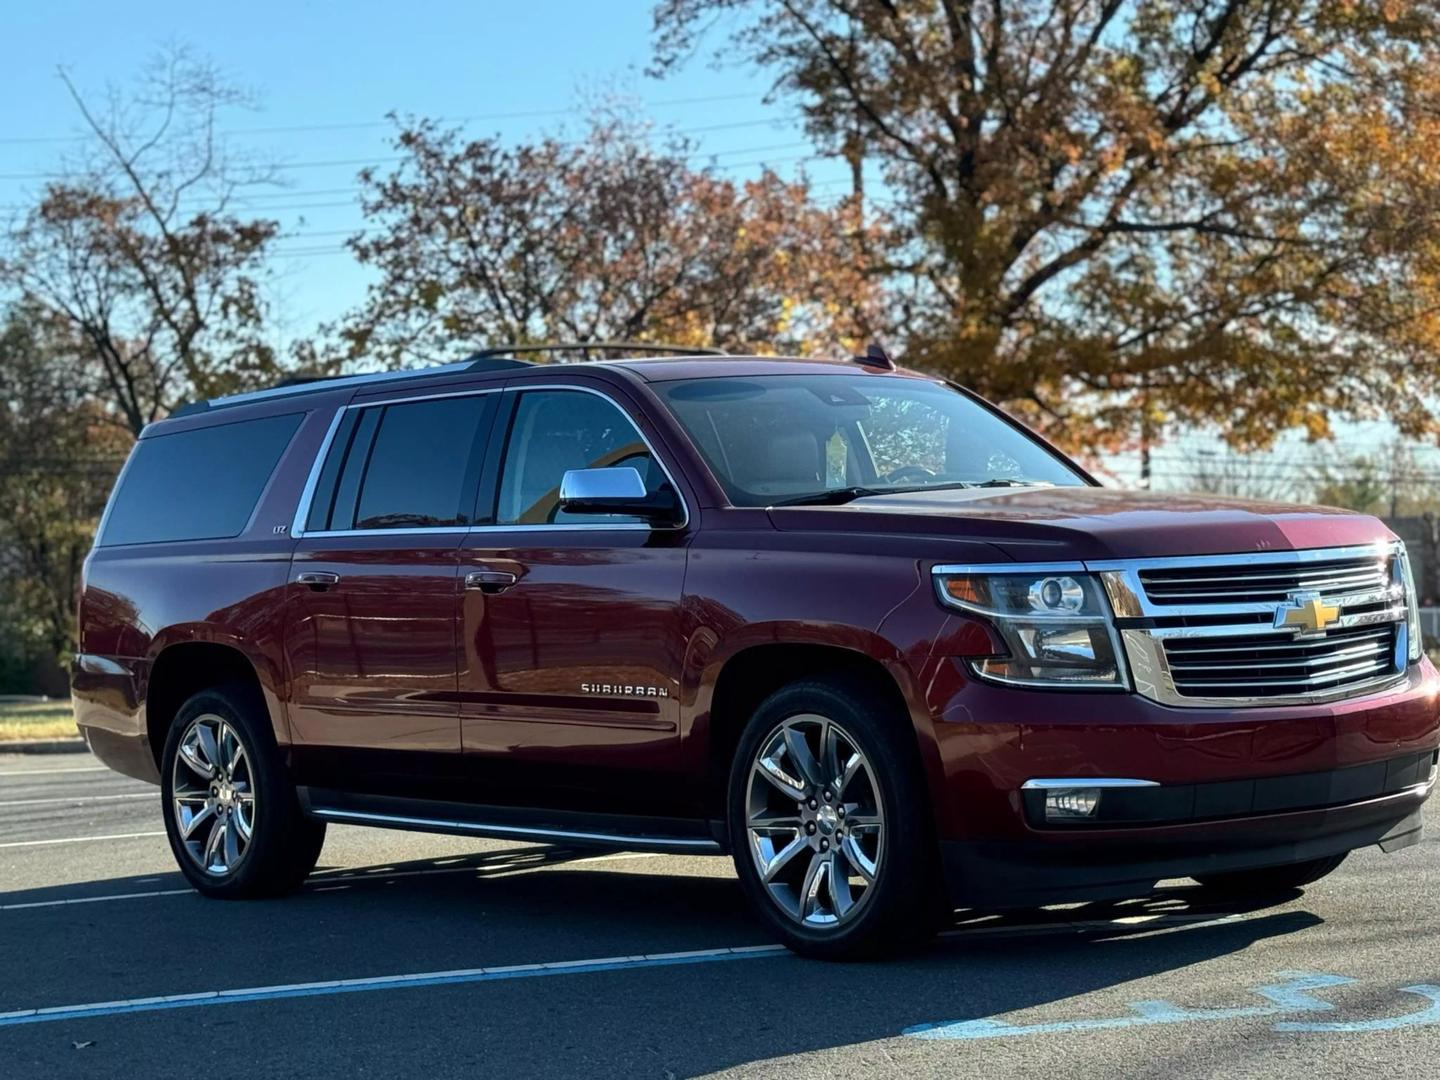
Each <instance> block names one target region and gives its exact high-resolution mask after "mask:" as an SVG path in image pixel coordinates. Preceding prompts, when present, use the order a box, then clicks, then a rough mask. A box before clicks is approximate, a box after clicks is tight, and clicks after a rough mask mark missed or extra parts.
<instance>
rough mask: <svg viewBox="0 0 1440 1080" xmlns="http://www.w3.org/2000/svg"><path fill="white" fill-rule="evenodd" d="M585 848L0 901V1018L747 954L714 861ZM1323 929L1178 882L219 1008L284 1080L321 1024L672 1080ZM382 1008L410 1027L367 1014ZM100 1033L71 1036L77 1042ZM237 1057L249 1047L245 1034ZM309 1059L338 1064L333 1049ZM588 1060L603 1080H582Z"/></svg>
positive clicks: (1156, 971) (423, 1051)
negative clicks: (253, 897)
mask: <svg viewBox="0 0 1440 1080" xmlns="http://www.w3.org/2000/svg"><path fill="white" fill-rule="evenodd" d="M594 854H595V853H594V852H587V851H579V850H571V849H560V848H548V847H524V848H513V849H506V850H503V851H487V852H482V853H476V854H472V855H463V856H458V857H448V858H440V859H424V860H416V861H410V862H394V863H385V864H377V865H373V866H365V867H359V868H344V869H325V870H321V871H319V872H317V873H316V874H315V875H314V877H313V878H312V879H311V881H310V882H309V883H308V884H307V887H306V888H305V889H303V890H302V891H301V892H299V893H297V894H295V895H294V896H291V897H287V898H283V899H279V900H273V901H261V902H251V903H231V902H217V901H209V900H205V899H204V898H202V897H199V896H196V895H164V896H150V897H143V898H138V899H135V900H116V901H114V902H106V903H93V904H87V903H82V904H66V905H64V906H58V907H42V908H30V909H20V910H17V909H14V908H11V910H10V911H7V912H5V913H4V918H5V920H6V921H7V923H8V924H9V928H8V931H7V933H5V934H3V935H0V971H5V972H7V975H6V977H5V978H4V980H3V986H0V1011H3V1010H4V1009H6V1008H23V1007H34V1006H44V1005H51V1004H67V1003H73V1002H81V1001H106V1000H114V999H117V998H127V997H135V996H142V995H147V994H174V993H185V992H195V991H203V990H212V989H224V988H234V987H259V986H266V985H276V984H285V983H292V982H302V981H312V980H322V979H345V978H368V977H373V976H377V975H389V974H403V973H414V972H426V971H431V972H434V971H446V970H455V969H462V968H468V967H473V966H490V965H504V964H525V963H540V962H562V961H574V960H586V959H595V958H601V957H622V956H638V955H642V954H655V953H665V952H678V951H684V950H704V949H723V948H728V947H733V946H744V945H761V944H768V941H767V939H766V937H765V935H764V933H763V932H762V931H761V930H760V929H759V927H757V926H756V925H755V924H753V923H751V922H750V920H749V918H748V916H747V915H746V914H745V913H744V908H743V904H742V901H741V896H740V890H739V886H738V884H737V882H736V881H735V880H734V878H733V876H731V875H730V874H729V873H728V866H726V865H725V864H724V863H723V862H721V861H719V860H714V861H711V860H705V861H701V860H683V861H681V863H680V864H679V865H680V866H682V867H683V869H684V872H679V873H677V872H670V871H673V869H674V867H675V866H676V863H673V862H667V863H666V864H665V866H664V872H656V871H657V869H658V868H657V867H656V865H655V863H651V862H650V861H649V860H645V859H637V860H635V861H633V862H629V861H609V860H605V861H591V862H589V863H588V864H587V863H585V862H583V861H581V860H585V859H587V858H590V859H592V860H593V856H594ZM647 867H649V868H650V869H649V872H647ZM707 871H713V872H707ZM183 887H184V881H183V879H182V878H180V876H179V875H178V874H167V875H148V876H145V877H143V878H142V877H131V878H111V879H107V880H104V881H95V882H90V883H86V884H85V885H83V886H70V887H65V888H49V889H32V890H24V891H19V892H11V893H5V894H0V903H3V904H6V905H13V904H16V903H27V902H29V903H35V902H45V901H54V900H65V899H73V898H76V897H78V896H83V895H97V894H105V895H124V894H130V893H142V894H143V893H147V892H149V893H156V892H162V891H163V892H168V890H172V889H182V888H183ZM1299 895H1300V894H1299V893H1290V894H1287V895H1285V896H1281V897H1277V898H1272V899H1271V900H1270V901H1269V903H1277V902H1279V903H1283V902H1284V901H1286V900H1293V899H1294V898H1296V897H1297V896H1299ZM222 909H223V914H224V922H225V925H226V928H227V933H229V934H232V935H235V936H236V937H237V938H238V939H240V940H244V941H246V942H247V947H246V948H245V949H243V950H238V951H236V952H235V953H233V954H232V955H231V956H230V957H229V960H228V962H227V965H226V967H225V970H224V977H223V986H221V985H212V983H213V977H212V978H211V980H209V981H207V980H206V978H205V977H204V976H203V975H199V974H197V972H196V970H195V968H194V965H193V964H192V963H191V961H190V959H189V955H188V952H187V951H186V950H183V949H180V950H177V949H176V948H175V947H174V945H175V943H176V942H177V941H187V940H192V939H193V940H203V939H204V937H205V935H206V934H207V933H210V932H211V931H212V930H213V927H214V925H215V918H216V913H217V912H218V911H221V910H222ZM1237 916H1239V917H1237ZM1322 921H1323V920H1322V919H1320V918H1319V917H1318V916H1317V915H1315V914H1313V913H1311V912H1309V911H1306V910H1303V909H1298V910H1297V909H1296V908H1293V907H1291V908H1285V909H1282V910H1275V911H1268V910H1267V908H1266V905H1265V904H1263V903H1257V904H1252V905H1246V906H1240V907H1237V906H1234V905H1225V904H1217V903H1210V902H1206V901H1205V898H1204V894H1203V893H1201V891H1200V890H1198V889H1193V888H1191V889H1185V888H1177V889H1167V890H1162V891H1161V892H1158V893H1157V894H1155V895H1154V896H1152V897H1149V898H1146V899H1143V900H1136V901H1124V902H1117V903H1103V904H1086V905H1073V906H1070V907H1065V908H1047V909H1043V910H1040V911H1027V912H1001V913H980V912H964V913H961V914H960V915H959V916H958V917H957V920H956V925H955V928H954V929H952V930H950V931H948V932H947V933H945V934H944V935H942V936H941V937H940V939H939V940H938V941H937V942H936V943H935V944H933V945H931V946H929V947H927V948H925V949H923V950H917V951H916V952H914V953H912V954H910V955H907V956H902V957H898V958H896V959H893V960H890V961H886V962H876V963H870V964H865V965H848V964H846V965H841V964H823V963H818V962H812V961H805V960H800V959H798V958H794V957H791V956H788V955H777V956H769V957H765V958H761V959H753V960H747V961H743V962H730V963H695V964H688V965H683V964H682V965H676V966H671V967H662V968H651V969H648V970H640V971H628V972H610V973H582V974H575V975H572V976H568V977H566V978H559V979H555V978H551V979H537V980H518V981H514V982H506V983H490V984H486V985H485V986H483V987H481V986H474V985H471V986H449V987H434V988H430V989H397V990H393V991H386V992H382V993H373V994H360V995H345V996H344V999H343V1001H342V1000H340V999H337V998H325V997H316V998H312V999H305V1002H306V1003H301V1002H294V1001H292V1002H286V1003H270V1004H264V1005H262V1004H255V1005H247V1006H236V1007H235V1008H236V1009H240V1008H245V1009H264V1010H266V1011H265V1019H264V1023H265V1024H266V1028H267V1031H269V1032H270V1033H271V1034H272V1035H273V1036H274V1037H275V1038H276V1039H277V1040H278V1042H277V1045H280V1044H285V1043H287V1042H288V1045H289V1046H290V1047H291V1057H289V1058H287V1059H286V1060H287V1063H288V1064H289V1065H290V1066H292V1067H294V1068H295V1069H296V1071H297V1072H298V1071H304V1062H303V1061H299V1060H296V1059H295V1058H294V1056H293V1055H294V1048H295V1047H296V1045H297V1043H298V1044H300V1045H304V1043H305V1042H306V1039H307V1037H308V1033H309V1032H310V1031H312V1030H313V1025H314V1024H315V1023H316V1022H317V1018H319V1017H324V1018H326V1019H325V1022H326V1023H335V1024H339V1025H340V1026H341V1027H343V1028H344V1029H345V1031H346V1038H347V1040H348V1042H349V1045H350V1046H351V1047H353V1048H354V1050H356V1051H357V1052H358V1051H359V1050H360V1049H361V1048H365V1053H367V1054H370V1055H376V1054H378V1055H379V1057H380V1059H381V1060H382V1063H383V1061H391V1060H393V1061H394V1062H396V1063H398V1062H401V1061H410V1062H417V1061H424V1060H426V1055H427V1054H429V1053H432V1052H433V1051H434V1048H435V1045H436V1043H435V1040H436V1039H437V1038H438V1039H442V1041H443V1043H444V1045H445V1046H446V1048H447V1051H450V1052H453V1053H454V1054H456V1055H458V1057H459V1058H463V1057H464V1056H465V1055H466V1054H471V1053H473V1054H477V1055H478V1054H481V1053H482V1052H483V1053H484V1054H485V1056H486V1057H487V1058H488V1059H489V1060H493V1061H497V1062H498V1061H505V1062H506V1063H507V1069H506V1072H505V1075H507V1076H520V1075H547V1074H548V1075H573V1074H574V1073H575V1072H576V1071H579V1070H581V1069H582V1067H583V1070H584V1071H585V1072H586V1073H587V1074H588V1075H591V1076H595V1075H628V1074H630V1071H631V1070H633V1069H640V1070H641V1071H645V1072H648V1073H650V1074H654V1073H655V1072H656V1065H657V1063H658V1062H657V1057H658V1058H659V1059H660V1060H661V1061H663V1068H664V1069H665V1070H668V1071H669V1072H671V1073H673V1074H674V1075H676V1076H688V1075H696V1074H700V1073H706V1072H710V1071H714V1070H718V1069H724V1068H728V1067H735V1066H742V1065H746V1064H751V1063H755V1062H758V1061H765V1060H767V1059H772V1058H779V1057H786V1056H789V1055H793V1054H798V1053H804V1052H808V1051H815V1050H825V1049H834V1048H838V1047H842V1046H847V1045H855V1044H862V1043H866V1042H870V1041H873V1040H879V1039H888V1038H894V1037H895V1036H897V1035H899V1034H900V1033H901V1032H903V1031H904V1030H905V1029H906V1028H908V1027H911V1026H913V1025H916V1024H924V1023H933V1022H949V1021H955V1020H966V1019H974V1018H983V1017H990V1016H996V1015H1000V1014H1005V1013H1012V1012H1016V1011H1019V1010H1024V1009H1029V1008H1034V1007H1036V1006H1042V1005H1046V1004H1049V1003H1053V1002H1059V1001H1062V1000H1065V999H1068V998H1073V997H1078V996H1082V995H1086V994H1090V993H1093V992H1096V991H1102V990H1105V989H1108V988H1111V987H1116V986H1120V985H1122V984H1125V983H1128V982H1131V981H1133V980H1138V979H1145V978H1148V977H1152V976H1157V975H1163V974H1166V973H1170V972H1180V971H1182V970H1183V969H1185V968H1187V967H1190V966H1192V965H1195V964H1201V963H1204V962H1206V961H1210V960H1214V959H1216V958H1219V957H1223V956H1228V955H1231V954H1235V953H1239V952H1242V951H1243V950H1245V949H1247V948H1249V947H1251V946H1252V945H1255V944H1256V943H1258V942H1261V941H1264V940H1267V939H1274V938H1278V937H1282V936H1285V935H1291V934H1295V933H1298V932H1301V931H1304V930H1306V929H1309V928H1311V927H1314V926H1317V925H1319V924H1320V923H1321V922H1322ZM48 952H53V953H54V954H55V955H53V956H49V955H46V954H47V953H48ZM847 973H853V974H849V975H847ZM855 977H858V978H860V979H861V980H862V982H863V986H864V988H865V994H864V999H865V1003H864V1007H863V1008H853V1009H846V1010H845V1015H844V1022H843V1023H839V1022H836V1023H825V1024H819V1023H815V1022H813V1020H812V1019H811V1018H809V1017H808V1015H807V1013H806V1010H804V1009H800V1010H798V1011H797V1009H796V1006H795V987H796V985H797V980H798V981H799V982H800V983H803V984H806V985H809V984H811V983H814V984H815V985H820V986H823V985H830V984H832V983H833V982H836V981H839V980H845V981H846V983H847V984H848V985H852V986H853V985H861V984H857V983H854V982H853V978H855ZM702 1003H703V1007H699V1006H700V1005H701V1004H702ZM327 1009H329V1010H334V1009H339V1010H342V1011H341V1012H333V1011H330V1012H327V1011H326V1010H327ZM437 1009H440V1010H451V1011H453V1012H457V1013H459V1014H462V1015H468V1014H470V1013H472V1012H473V1011H475V1010H479V1012H478V1013H476V1014H475V1015H482V1014H483V1018H484V1023H483V1025H468V1026H467V1025H465V1024H446V1025H445V1026H444V1027H443V1029H441V1028H437V1027H436V1023H435V1021H434V1019H433V1017H434V1016H435V1015H437V1014H436V1012H435V1010H437ZM537 1009H542V1010H543V1011H544V1012H545V1013H546V1015H547V1016H549V1017H550V1019H551V1022H552V1024H553V1026H554V1029H555V1030H558V1031H560V1032H563V1036H556V1037H555V1038H553V1039H551V1040H548V1041H547V1043H546V1044H545V1046H544V1047H543V1053H544V1059H543V1062H542V1061H539V1060H536V1059H535V1058H534V1056H533V1055H534V1054H536V1053H537V1048H536V1044H535V1040H534V1028H533V1017H534V1015H535V1011H536V1010H537ZM396 1013H399V1014H403V1015H405V1016H407V1017H409V1018H410V1019H409V1022H407V1023H406V1024H400V1025H397V1024H395V1023H391V1022H384V1021H386V1020H387V1018H389V1017H391V1016H392V1015H394V1014H396ZM445 1015H450V1013H446V1014H445ZM232 1018H233V1020H234V1023H235V1030H236V1031H237V1032H239V1031H243V1029H244V1028H245V1027H246V1026H247V1023H246V1022H244V1021H241V1020H240V1017H239V1016H238V1015H235V1014H232ZM140 1022H141V1021H139V1020H137V1019H135V1018H127V1017H114V1018H111V1019H109V1020H106V1021H104V1024H105V1025H106V1026H109V1025H117V1026H119V1027H121V1028H123V1026H124V1025H127V1024H136V1023H140ZM157 1022H159V1021H156V1020H152V1021H149V1022H148V1023H150V1024H154V1023H157ZM98 1023H99V1021H96V1022H94V1023H90V1024H87V1025H85V1031H87V1032H88V1031H90V1030H92V1029H94V1028H95V1026H96V1024H98ZM292 1028H293V1031H291V1029H292ZM77 1030H79V1029H77ZM230 1030H231V1028H230V1027H228V1026H226V1025H224V1024H223V1023H222V1024H221V1026H219V1027H217V1028H215V1029H214V1035H215V1038H217V1039H218V1040H220V1041H221V1042H223V1041H224V1040H225V1039H226V1038H227V1037H228V1035H227V1034H226V1033H227V1032H229V1031H230ZM382 1031H383V1037H382V1034H381V1032H382ZM285 1032H290V1035H291V1038H289V1039H287V1038H286V1037H285V1035H284V1034H283V1033H285ZM482 1033H483V1034H482ZM67 1037H68V1036H67ZM636 1048H649V1049H647V1050H646V1051H645V1053H646V1054H648V1055H649V1056H648V1057H644V1058H643V1060H642V1058H639V1057H635V1056H634V1055H635V1054H638V1053H640V1050H639V1049H636ZM246 1053H247V1055H249V1056H251V1057H252V1058H253V1055H254V1054H256V1053H260V1054H261V1056H262V1057H263V1056H264V1051H257V1050H256V1049H255V1047H254V1046H253V1044H250V1045H247V1049H246ZM302 1057H303V1055H302ZM325 1060H326V1063H327V1064H328V1065H331V1066H333V1065H334V1064H336V1062H335V1059H334V1057H333V1051H332V1052H331V1056H328V1057H327V1058H326V1059H325ZM366 1060H369V1058H367V1059H366ZM597 1060H598V1061H602V1062H605V1063H606V1065H607V1066H609V1067H610V1068H613V1070H614V1071H613V1073H612V1072H608V1071H607V1070H606V1069H603V1068H602V1069H601V1070H599V1072H597V1071H596V1069H595V1067H594V1066H595V1063H596V1062H597ZM612 1063H613V1064H612ZM271 1064H276V1062H271ZM542 1066H543V1067H542ZM642 1066H643V1068H642ZM382 1071H383V1067H382ZM480 1072H481V1073H483V1072H484V1070H480Z"/></svg>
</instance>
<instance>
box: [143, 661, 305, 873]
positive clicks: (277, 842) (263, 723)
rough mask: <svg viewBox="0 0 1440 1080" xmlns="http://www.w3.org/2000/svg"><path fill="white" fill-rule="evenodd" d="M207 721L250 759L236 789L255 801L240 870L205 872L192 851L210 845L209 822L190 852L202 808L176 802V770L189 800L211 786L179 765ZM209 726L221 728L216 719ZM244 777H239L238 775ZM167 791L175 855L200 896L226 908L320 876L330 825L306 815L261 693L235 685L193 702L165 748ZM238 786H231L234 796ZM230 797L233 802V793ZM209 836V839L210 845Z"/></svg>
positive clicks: (187, 704)
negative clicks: (187, 740)
mask: <svg viewBox="0 0 1440 1080" xmlns="http://www.w3.org/2000/svg"><path fill="white" fill-rule="evenodd" d="M202 718H217V719H218V720H219V721H222V722H223V723H224V724H226V725H228V726H229V729H230V730H232V731H233V733H234V735H235V736H237V737H238V740H239V743H240V744H241V746H242V749H243V757H244V767H243V780H240V781H238V782H236V783H235V784H233V787H234V788H235V789H244V790H249V791H251V792H252V793H253V799H252V802H251V804H250V806H251V809H250V814H249V820H250V835H249V839H248V841H246V842H245V846H244V851H243V853H241V854H240V855H239V856H238V857H237V858H235V860H234V864H233V866H232V867H230V868H229V869H227V870H224V871H223V872H213V871H211V870H207V869H206V868H204V867H202V866H201V865H200V862H199V861H197V859H201V858H203V853H200V854H197V853H194V852H193V851H192V847H200V846H202V845H203V840H204V838H202V837H198V836H197V834H198V833H199V831H200V830H201V829H204V828H205V827H206V824H207V823H206V822H205V821H202V822H200V823H199V824H198V825H197V827H196V829H195V830H194V831H193V832H192V840H191V846H187V843H186V840H185V839H184V838H183V837H182V835H181V829H182V825H181V822H180V817H181V815H182V813H191V812H193V811H198V809H199V808H200V806H201V805H203V804H199V803H196V801H195V800H196V797H192V798H191V799H190V800H189V802H188V804H187V809H186V810H185V811H182V810H181V809H180V808H179V807H178V806H177V801H176V775H177V766H178V768H179V769H180V770H182V774H181V775H182V776H183V777H184V780H183V782H182V784H181V787H182V792H184V791H188V790H190V788H191V785H192V784H194V785H195V787H196V789H197V790H198V791H199V794H200V795H203V794H204V793H205V792H204V789H205V786H206V783H207V782H206V781H205V780H203V779H201V774H200V772H199V771H198V770H196V769H194V768H193V767H190V769H189V771H188V772H185V771H183V770H186V769H187V765H186V764H185V762H177V756H178V755H179V754H180V753H181V743H182V739H183V738H184V737H186V735H187V732H190V731H191V730H192V724H194V723H195V722H196V721H199V720H201V719H202ZM205 722H206V724H213V723H214V721H212V720H209V719H206V721H205ZM212 730H213V728H212ZM192 756H193V755H192ZM222 756H223V751H222ZM241 771H242V770H240V769H237V775H238V774H239V773H240V772H241ZM192 773H193V774H194V775H193V776H192V775H191V774H192ZM160 783H161V793H162V799H163V804H162V805H163V809H164V816H165V833H166V835H167V836H168V837H169V838H170V850H171V851H172V852H173V854H174V856H175V861H176V863H177V864H178V865H179V867H180V870H181V872H182V873H184V875H185V877H186V878H187V879H188V880H189V882H190V884H191V885H193V886H194V887H195V889H196V890H197V891H198V892H201V893H203V894H204V895H206V896H211V897H216V898H218V899H224V900H239V899H252V898H256V897H264V896H279V895H283V894H284V893H287V892H291V891H293V890H294V889H296V888H298V887H299V885H300V883H301V882H302V881H304V880H305V877H306V875H307V874H309V873H310V871H311V870H313V869H314V868H315V863H316V860H318V859H319V858H320V849H321V847H322V846H323V845H324V843H325V823H324V822H323V821H315V820H313V819H311V818H309V817H307V816H306V815H305V813H304V812H303V810H302V809H301V807H300V802H299V800H298V799H297V798H296V795H295V786H294V784H292V783H291V782H290V778H289V775H288V774H287V772H286V770H285V767H284V763H283V762H282V760H281V757H280V751H279V748H278V747H277V746H276V744H275V736H274V732H273V731H272V730H271V727H270V718H269V715H268V713H267V711H266V709H265V703H264V700H263V699H262V698H261V697H260V692H259V690H258V688H256V687H254V686H251V685H247V684H244V683H234V684H230V685H227V686H221V687H216V688H214V689H210V690H202V691H201V692H200V693H198V694H196V695H195V696H194V697H192V698H190V699H189V700H188V701H186V702H185V704H184V705H182V706H181V707H180V710H179V711H178V712H177V713H176V714H175V719H174V721H173V722H172V723H171V725H170V733H169V735H168V736H167V738H166V740H165V749H164V751H163V753H162V754H161V759H160ZM231 786H232V785H229V784H227V788H229V787H231ZM211 790H213V788H212V789H211ZM226 794H227V797H228V795H229V791H228V790H227V792H226ZM225 812H226V815H227V816H233V815H234V814H235V813H236V811H235V809H234V808H233V807H231V808H229V809H227V810H226V811H225ZM216 813H217V811H214V810H212V811H211V812H210V817H209V819H208V823H209V828H211V829H214V828H215V827H216V821H217V818H216ZM209 835H210V834H209V832H206V834H205V837H208V836H209Z"/></svg>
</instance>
